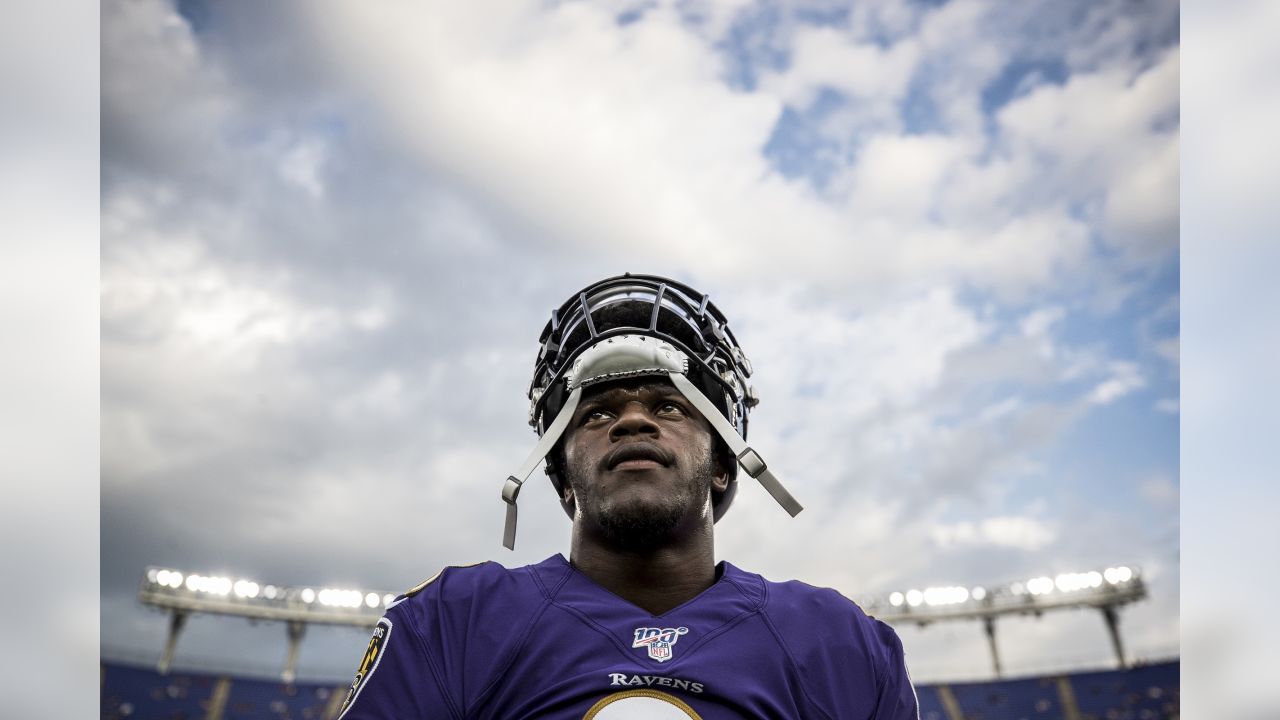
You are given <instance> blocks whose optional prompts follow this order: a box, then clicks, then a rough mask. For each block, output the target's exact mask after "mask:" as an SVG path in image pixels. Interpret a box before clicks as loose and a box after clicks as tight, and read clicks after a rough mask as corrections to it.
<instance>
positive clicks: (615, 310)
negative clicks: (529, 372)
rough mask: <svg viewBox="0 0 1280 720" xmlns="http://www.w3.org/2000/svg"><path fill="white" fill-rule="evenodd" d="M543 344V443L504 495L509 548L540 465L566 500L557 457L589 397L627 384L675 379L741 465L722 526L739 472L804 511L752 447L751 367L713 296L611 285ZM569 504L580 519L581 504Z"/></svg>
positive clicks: (590, 290)
mask: <svg viewBox="0 0 1280 720" xmlns="http://www.w3.org/2000/svg"><path fill="white" fill-rule="evenodd" d="M539 342H541V343H542V347H541V349H540V350H539V352H538V359H537V363H536V364H535V366H534V373H533V381H532V383H530V386H529V401H530V407H529V424H530V425H532V426H533V427H534V429H535V430H536V431H537V432H538V435H539V436H541V440H540V441H539V443H538V446H537V447H536V448H535V449H534V451H533V452H532V453H531V454H530V456H529V458H528V459H527V460H526V461H525V463H524V465H522V466H521V468H520V470H519V471H518V472H517V473H516V474H515V475H513V476H511V477H509V478H508V479H507V482H506V486H505V487H504V488H503V491H502V497H503V499H504V500H505V501H506V502H507V528H506V533H505V535H504V539H503V544H504V545H506V546H507V547H508V548H514V546H515V520H516V496H517V495H518V494H519V492H520V486H521V484H522V483H523V482H524V479H525V478H527V477H528V476H529V473H530V472H532V471H533V468H534V467H535V466H536V465H537V463H538V462H539V461H541V460H543V459H544V458H545V459H546V464H547V467H546V471H547V475H549V476H550V477H551V482H552V484H554V485H555V487H556V491H557V492H558V493H559V494H560V496H561V497H562V498H563V496H564V494H563V492H562V490H563V483H564V478H563V475H562V473H561V469H560V468H558V467H556V462H555V460H554V457H553V456H552V454H551V450H552V449H553V448H554V447H555V445H556V443H557V442H558V441H559V439H560V436H561V435H562V434H563V432H564V427H565V425H566V424H567V422H568V418H569V416H571V415H572V414H573V412H574V410H575V409H576V407H577V404H578V399H579V397H580V396H581V391H582V388H584V387H586V386H588V385H592V384H595V383H599V382H607V381H610V380H617V379H620V378H625V377H637V376H644V375H653V376H664V377H668V378H670V380H671V381H672V383H673V384H674V385H675V386H676V388H677V389H679V390H680V392H681V394H683V395H684V396H685V397H686V399H688V400H689V402H690V403H692V404H693V405H694V406H695V407H697V408H698V410H699V411H700V412H701V413H702V414H703V415H704V416H706V418H707V420H708V421H709V422H710V423H711V425H712V427H713V428H715V430H716V434H717V435H718V436H719V437H720V440H721V441H722V442H723V445H724V447H725V448H726V449H727V450H728V451H729V453H730V454H731V455H732V456H733V457H734V458H736V460H737V462H734V463H730V464H729V467H730V470H729V486H728V488H727V489H726V490H725V492H723V493H718V494H717V495H715V496H713V498H712V504H713V512H714V517H715V519H716V520H719V519H720V518H721V516H723V515H724V512H725V510H727V509H728V507H729V505H730V503H731V502H732V501H733V497H734V494H735V493H736V491H737V481H736V478H737V472H736V471H737V465H738V464H741V465H742V466H743V468H744V469H745V470H746V471H747V474H748V475H751V476H752V477H755V478H757V479H758V480H760V482H761V484H763V485H764V486H765V488H766V489H767V490H768V491H769V493H770V494H771V495H773V497H774V498H775V499H776V500H777V501H778V502H779V503H780V504H781V505H782V506H783V507H784V508H785V509H786V510H787V511H788V512H789V513H791V515H793V516H794V515H795V514H796V513H798V512H800V510H801V507H800V505H799V503H797V502H796V501H795V499H794V498H792V497H791V495H790V494H789V493H787V491H786V490H785V489H784V488H783V487H782V485H781V484H780V483H779V482H778V481H777V479H776V478H774V477H773V474H772V473H771V472H769V470H768V469H767V468H766V466H765V464H764V461H763V460H761V459H760V456H759V455H758V454H757V453H756V452H755V451H754V450H752V449H751V448H750V447H748V446H747V444H746V437H747V413H748V412H749V411H750V409H751V408H752V407H755V405H756V404H757V403H759V399H758V398H757V397H756V395H755V391H754V389H753V388H752V387H751V386H750V385H749V384H748V383H747V379H748V378H749V377H750V376H751V363H750V362H749V361H748V360H747V357H746V355H745V354H744V353H743V352H742V348H741V347H739V346H738V342H737V340H736V339H735V338H734V336H733V333H732V332H730V331H729V327H728V323H727V321H726V320H725V317H724V315H723V314H722V313H721V312H720V311H719V309H717V308H716V306H715V305H713V304H711V301H710V298H709V297H708V296H707V295H705V294H702V293H699V292H698V291H696V290H694V289H693V288H691V287H689V286H688V285H684V284H682V283H678V282H675V281H673V280H668V279H666V278H662V277H657V276H654V275H632V274H630V273H628V274H625V275H622V276H619V277H612V278H609V279H607V280H602V281H600V282H597V283H594V284H592V285H590V286H588V287H586V288H584V289H583V290H581V291H580V292H578V293H575V294H574V296H573V297H571V298H569V299H568V300H567V301H565V303H564V304H563V305H561V306H560V307H559V308H558V309H556V310H553V311H552V313H551V320H550V322H548V323H547V325H546V327H545V328H543V330H542V335H541V337H540V338H539ZM557 420H559V422H557ZM562 504H563V505H564V509H565V512H566V513H568V514H569V516H570V517H572V516H573V512H574V511H573V504H572V503H563V501H562Z"/></svg>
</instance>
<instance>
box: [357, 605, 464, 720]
mask: <svg viewBox="0 0 1280 720" xmlns="http://www.w3.org/2000/svg"><path fill="white" fill-rule="evenodd" d="M417 635H418V632H417V629H416V628H415V627H414V623H413V616H412V614H411V613H410V612H407V609H406V608H404V603H401V604H399V605H393V606H392V607H390V608H388V609H387V614H386V615H384V616H383V617H382V619H381V620H379V621H378V624H377V625H376V626H375V627H374V629H373V636H372V637H371V638H370V640H369V647H368V648H367V649H366V650H365V653H364V656H363V657H362V658H361V660H360V667H359V668H358V669H357V671H356V676H355V680H354V681H353V682H352V683H351V687H350V688H349V689H348V690H347V697H346V700H345V701H344V702H343V705H342V710H341V711H340V712H339V714H338V719H339V720H411V719H420V720H428V719H430V720H435V719H436V718H458V717H460V715H458V713H457V712H456V711H455V710H454V708H453V706H452V704H451V702H450V701H449V699H448V698H447V697H446V696H445V695H444V693H442V692H441V691H440V684H439V682H438V681H437V679H436V674H435V670H434V668H433V667H432V661H431V659H430V658H428V657H427V655H426V651H425V648H424V646H423V644H422V643H421V642H420V641H419V638H418V636H417Z"/></svg>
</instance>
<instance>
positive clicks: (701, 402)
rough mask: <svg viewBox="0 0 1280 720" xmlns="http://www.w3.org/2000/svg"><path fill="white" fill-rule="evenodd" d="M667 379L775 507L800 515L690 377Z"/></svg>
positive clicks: (793, 501) (671, 375)
mask: <svg viewBox="0 0 1280 720" xmlns="http://www.w3.org/2000/svg"><path fill="white" fill-rule="evenodd" d="M667 377H669V378H671V383H672V384H673V385H675V386H676V389H677V390H679V391H680V394H681V395H684V396H685V399H687V400H688V401H689V402H691V403H693V406H694V407H696V408H698V412H700V413H702V415H703V417H705V418H706V419H707V421H708V422H710V423H711V427H713V428H715V429H716V432H717V433H719V434H720V438H721V439H723V440H724V442H725V444H726V445H728V446H729V449H730V450H731V451H733V454H734V455H735V456H737V458H738V464H739V465H741V466H742V469H743V470H746V471H747V474H748V475H750V476H751V477H753V478H755V479H756V480H759V481H760V484H761V485H762V486H764V489H765V490H767V491H768V492H769V494H770V495H771V496H773V499H774V500H776V501H777V502H778V504H779V505H781V506H782V509H783V510H786V511H787V513H789V514H790V515H791V517H795V516H796V515H799V514H800V511H801V510H803V509H804V506H802V505H801V504H800V503H798V502H796V499H795V498H794V497H792V496H791V493H789V492H787V489H786V488H785V487H783V486H782V482H781V481H779V480H778V478H777V477H775V476H774V474H773V473H772V472H770V471H769V466H768V465H765V462H764V458H761V457H760V454H759V453H757V452H756V451H755V450H752V449H751V447H750V446H749V445H747V441H746V440H743V439H742V436H741V435H739V434H738V433H737V431H736V430H734V429H733V426H732V425H730V424H729V421H728V420H725V419H724V416H723V415H721V414H720V410H719V408H717V407H716V406H715V405H714V404H713V403H712V402H711V401H710V400H708V399H707V396H706V395H703V394H702V392H701V391H700V390H698V387H697V386H696V385H694V384H693V383H691V382H689V378H687V377H685V376H684V375H681V374H680V373H675V372H670V373H667Z"/></svg>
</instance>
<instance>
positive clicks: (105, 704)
mask: <svg viewBox="0 0 1280 720" xmlns="http://www.w3.org/2000/svg"><path fill="white" fill-rule="evenodd" d="M216 682H217V678H216V677H213V676H210V675H191V674H185V673H172V674H170V675H160V674H159V673H157V672H156V671H155V670H150V669H145V668H137V667H130V666H128V665H117V664H113V663H103V665H102V718H103V720H107V719H108V718H110V719H111V720H123V719H125V718H129V719H130V720H133V719H135V718H160V719H163V720H203V718H205V717H207V715H208V712H209V700H210V697H211V695H212V694H213V687H214V684H215V683H216Z"/></svg>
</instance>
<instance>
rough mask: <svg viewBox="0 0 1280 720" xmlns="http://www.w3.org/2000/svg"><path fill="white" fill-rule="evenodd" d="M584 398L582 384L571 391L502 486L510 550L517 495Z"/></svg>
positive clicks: (506, 542) (513, 541)
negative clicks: (521, 463)
mask: <svg viewBox="0 0 1280 720" xmlns="http://www.w3.org/2000/svg"><path fill="white" fill-rule="evenodd" d="M581 400H582V386H578V387H576V388H574V389H573V392H571V393H569V399H568V400H565V403H564V407H562V408H560V413H559V414H557V415H556V419H555V421H553V422H552V423H551V427H549V428H547V431H546V432H545V433H543V434H542V438H541V439H540V440H538V444H537V445H535V446H534V448H533V452H531V453H529V457H527V458H525V461H524V464H523V465H521V466H520V469H519V470H516V474H515V475H512V476H510V477H508V478H507V484H506V485H504V486H502V499H503V500H505V501H506V503H507V524H506V528H505V529H504V530H503V532H502V544H503V545H504V546H505V547H506V548H507V549H508V550H515V549H516V497H518V496H519V495H520V487H521V486H522V485H524V481H525V480H527V479H529V473H531V472H533V469H534V468H535V467H537V466H538V463H540V462H542V459H543V458H545V457H546V456H547V453H549V452H551V448H553V447H555V445H556V442H557V441H559V440H560V436H561V435H563V434H564V429H565V428H566V427H568V426H569V420H570V419H571V418H572V417H573V414H574V413H575V412H577V410H578V403H579V402H580V401H581Z"/></svg>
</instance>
